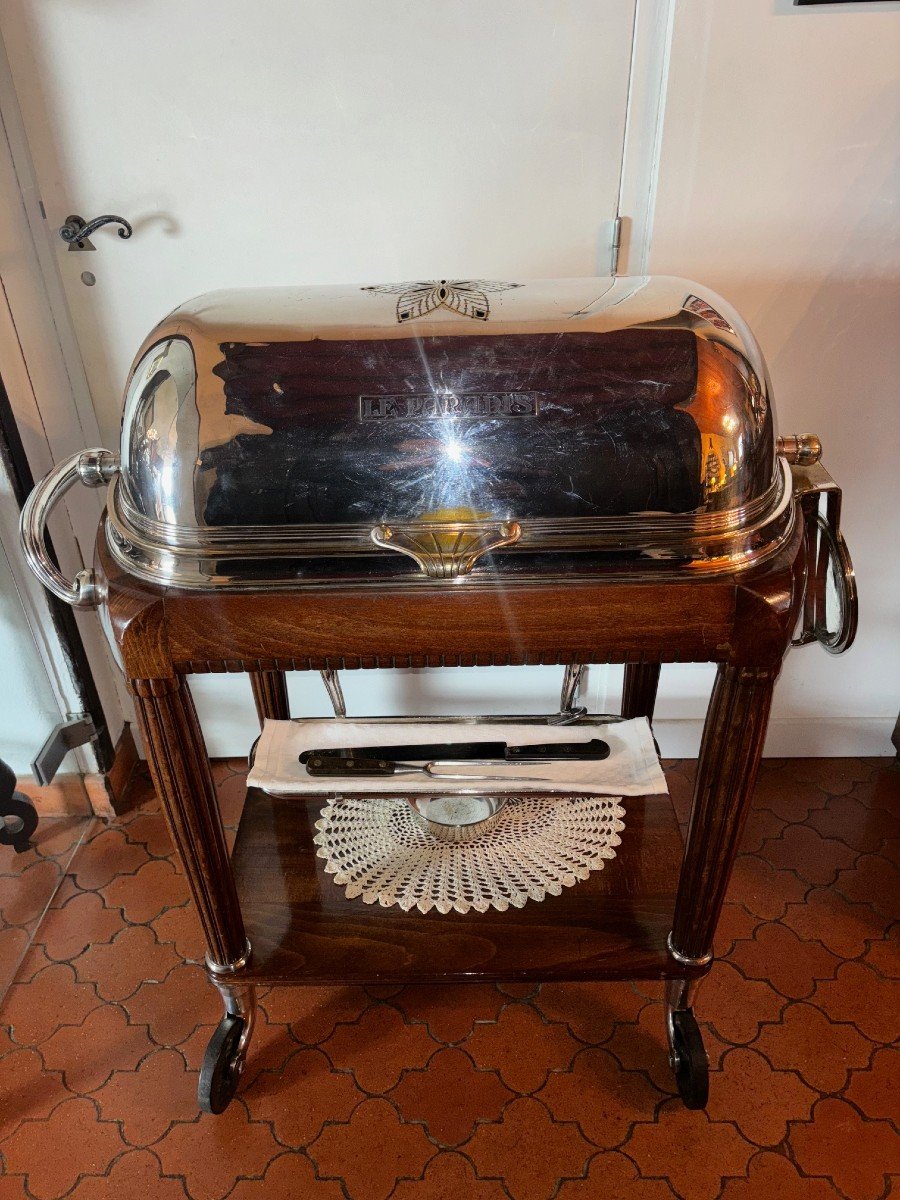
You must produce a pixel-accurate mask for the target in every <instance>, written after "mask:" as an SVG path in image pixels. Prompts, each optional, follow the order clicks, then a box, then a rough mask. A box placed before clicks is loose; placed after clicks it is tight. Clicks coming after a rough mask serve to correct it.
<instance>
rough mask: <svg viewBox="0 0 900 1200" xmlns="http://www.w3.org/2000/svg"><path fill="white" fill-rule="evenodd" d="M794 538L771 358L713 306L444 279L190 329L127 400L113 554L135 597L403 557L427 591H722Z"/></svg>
mask: <svg viewBox="0 0 900 1200" xmlns="http://www.w3.org/2000/svg"><path fill="white" fill-rule="evenodd" d="M790 520H791V505H790V484H789V473H788V471H787V468H786V465H785V464H784V463H783V462H781V461H780V460H779V458H778V456H777V454H776V438H775V429H774V417H773V410H772V402H771V396H770V387H769V382H768V377H767V374H766V369H765V364H764V362H763V359H762V355H761V353H760V351H759V347H758V346H757V344H756V342H755V340H754V338H753V336H752V334H751V333H750V331H749V330H748V329H747V327H746V325H745V324H744V323H743V322H742V321H741V319H740V318H739V317H738V315H737V314H736V313H735V312H734V310H733V309H732V308H731V307H730V306H729V305H728V304H727V303H726V302H725V301H724V300H722V299H721V298H719V297H718V296H716V295H715V294H714V293H711V292H710V291H708V290H707V289H704V288H701V287H700V286H699V285H697V284H694V283H690V282H688V281H685V280H680V279H672V278H663V277H655V278H654V277H647V278H633V279H622V278H618V279H569V280H556V281H541V282H529V283H513V282H502V281H497V282H494V281H485V280H438V281H421V282H412V283H405V284H396V285H387V286H383V287H349V286H343V287H305V288H273V289H259V290H248V291H233V292H218V293H212V294H209V295H206V296H201V297H199V298H198V299H196V300H193V301H190V302H189V303H187V304H185V305H183V306H182V307H180V308H178V309H176V310H175V311H174V312H173V313H171V314H170V315H169V316H168V317H167V318H166V319H165V320H164V321H162V322H161V324H160V325H158V326H157V328H156V329H155V330H154V331H153V332H152V333H151V335H150V336H149V338H148V339H147V340H146V342H145V343H144V346H143V347H142V348H141V350H140V352H139V354H138V356H137V359H136V361H135V365H134V368H133V370H132V373H131V376H130V378H129V381H128V385H127V389H126V396H125V405H124V413H123V421H122V443H121V473H120V475H119V477H118V479H117V480H116V481H115V482H114V483H113V484H112V485H111V493H110V503H109V518H108V535H109V542H110V546H111V548H112V550H113V553H114V554H115V555H116V556H117V557H118V558H119V559H120V561H121V562H122V563H123V564H124V565H125V566H127V567H128V569H129V570H132V571H133V572H134V573H136V574H138V575H140V576H142V577H145V578H151V579H157V580H159V581H161V582H168V583H176V584H179V585H181V586H188V587H190V586H210V585H214V584H217V583H219V584H227V585H229V586H255V587H259V586H277V585H278V584H279V583H284V584H288V583H295V582H296V581H297V579H298V578H301V579H302V578H303V577H304V576H307V575H308V576H309V577H310V578H314V577H315V578H320V577H324V576H323V571H324V572H325V574H329V576H334V575H335V574H340V566H339V563H338V562H337V561H336V558H340V559H341V560H353V561H354V562H355V563H356V564H357V567H358V564H359V562H360V556H371V555H373V554H374V555H379V556H380V558H381V559H385V558H387V559H388V560H389V566H388V567H387V568H383V569H384V570H387V571H388V573H389V574H396V572H397V570H398V569H400V568H401V567H402V566H403V564H402V563H401V562H400V561H398V560H397V558H396V556H395V555H394V554H387V555H385V551H392V550H396V551H399V552H400V553H401V554H402V555H405V556H407V558H406V560H404V561H405V568H406V569H404V570H403V571H402V572H401V573H404V574H408V573H410V572H411V573H412V575H413V577H415V576H416V574H417V572H416V571H415V568H413V566H412V563H410V562H409V561H408V559H410V558H411V559H414V560H415V562H416V563H417V564H418V566H419V567H420V568H421V572H422V574H423V575H424V576H431V577H438V578H447V577H453V576H457V575H463V574H470V573H471V575H472V578H473V579H476V578H478V577H479V576H480V575H481V574H483V573H484V572H485V570H486V569H487V567H488V565H489V566H490V571H491V572H492V573H496V572H497V571H498V570H500V571H504V570H509V571H513V572H515V571H518V572H521V571H522V570H524V569H526V565H527V567H528V569H532V568H535V569H537V568H536V566H535V564H536V562H537V559H536V558H535V556H539V555H543V554H544V552H545V551H565V552H567V561H568V560H570V559H571V556H572V555H573V554H574V555H575V556H576V557H577V555H579V554H580V555H585V554H593V555H597V554H598V553H600V554H604V555H606V556H608V557H609V556H613V557H614V560H615V561H617V562H622V561H624V562H627V563H628V564H630V567H631V569H635V568H641V567H646V568H651V567H653V565H654V564H660V563H678V564H681V565H683V566H686V567H691V568H693V569H705V570H717V569H723V568H729V569H734V568H735V567H736V566H741V565H743V564H744V563H748V562H751V561H756V560H757V559H758V558H760V557H762V556H764V555H765V554H768V553H771V552H773V551H774V549H776V548H777V546H778V545H779V544H780V543H781V541H783V539H784V538H785V536H786V535H787V532H788V527H789V524H790ZM494 551H502V553H493V552H494ZM513 552H514V553H513ZM483 556H488V557H483ZM326 558H327V559H330V560H331V561H330V565H329V566H328V567H327V568H325V567H323V566H322V565H321V563H319V564H318V565H315V560H319V559H326ZM367 562H368V565H367V566H366V568H365V569H366V570H369V571H373V570H374V571H375V573H376V574H377V571H378V570H379V569H382V568H376V567H374V565H373V564H374V560H371V559H369V560H367ZM545 569H554V570H559V569H560V560H559V559H555V560H554V564H553V565H551V564H549V563H548V564H547V567H546V568H545Z"/></svg>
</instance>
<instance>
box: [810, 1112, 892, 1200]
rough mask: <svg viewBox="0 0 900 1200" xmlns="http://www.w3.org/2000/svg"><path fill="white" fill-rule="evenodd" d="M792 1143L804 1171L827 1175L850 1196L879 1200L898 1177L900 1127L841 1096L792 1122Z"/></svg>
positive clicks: (856, 1198) (853, 1198)
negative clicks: (870, 1116)
mask: <svg viewBox="0 0 900 1200" xmlns="http://www.w3.org/2000/svg"><path fill="white" fill-rule="evenodd" d="M790 1143H791V1147H792V1148H793V1151H794V1155H795V1157H796V1160H797V1165H798V1166H799V1167H800V1169H801V1170H802V1171H804V1172H805V1173H806V1174H807V1175H822V1176H827V1177H829V1178H830V1179H832V1180H833V1182H834V1183H835V1184H836V1185H837V1187H838V1188H840V1190H841V1191H842V1192H843V1193H844V1195H845V1196H847V1197H849V1200H878V1197H880V1196H884V1195H885V1194H886V1193H887V1191H888V1188H889V1187H890V1186H891V1185H890V1179H891V1177H892V1176H893V1177H894V1180H895V1181H896V1179H897V1177H898V1176H900V1134H898V1133H897V1130H896V1129H894V1128H893V1126H892V1125H890V1124H889V1123H888V1122H887V1121H867V1120H865V1119H864V1118H863V1117H861V1116H860V1114H859V1113H858V1112H857V1111H856V1109H855V1108H854V1107H853V1105H852V1104H848V1103H847V1101H846V1100H841V1099H838V1098H837V1097H828V1098H826V1099H824V1100H820V1101H819V1103H818V1104H817V1105H816V1108H815V1111H814V1113H813V1116H812V1119H811V1120H810V1121H807V1122H803V1123H801V1124H797V1125H795V1126H793V1127H792V1129H791V1135H790Z"/></svg>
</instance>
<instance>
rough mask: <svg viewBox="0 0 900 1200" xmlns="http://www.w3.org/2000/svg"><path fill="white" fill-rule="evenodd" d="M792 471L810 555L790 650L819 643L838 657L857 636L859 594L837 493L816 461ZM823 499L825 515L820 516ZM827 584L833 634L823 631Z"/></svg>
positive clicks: (826, 630) (831, 480)
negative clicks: (833, 614) (832, 598)
mask: <svg viewBox="0 0 900 1200" xmlns="http://www.w3.org/2000/svg"><path fill="white" fill-rule="evenodd" d="M813 440H815V441H816V442H818V439H813ZM791 470H792V473H793V477H794V495H795V496H796V497H797V498H798V499H799V500H800V503H801V505H802V506H803V515H804V521H805V524H806V544H807V550H808V554H809V567H808V571H807V579H806V588H805V593H804V596H803V613H802V618H801V628H800V633H799V636H798V637H795V638H794V639H793V641H792V642H791V645H793V646H807V645H809V643H810V642H818V643H819V645H820V646H822V647H823V648H824V649H825V650H827V651H828V653H829V654H843V653H844V651H845V650H849V649H850V647H851V646H852V645H853V640H854V638H855V637H856V627H857V624H858V623H859V595H858V592H857V587H856V575H855V573H854V571H853V562H852V560H851V558H850V551H849V550H848V549H847V543H846V542H845V541H844V535H843V533H842V532H841V489H840V488H839V487H838V486H837V484H836V483H835V482H834V480H833V479H832V478H831V476H830V475H829V474H828V472H827V471H826V470H825V468H824V467H823V466H822V464H821V463H820V462H818V461H813V462H809V463H806V464H804V463H802V462H799V461H797V462H795V465H793V466H792V468H791ZM823 496H824V498H825V514H824V515H823V514H822V513H821V512H820V500H821V498H822V497H823ZM829 583H831V585H832V587H833V590H834V596H835V599H836V601H837V606H838V613H837V623H836V628H834V629H829V627H828V585H829Z"/></svg>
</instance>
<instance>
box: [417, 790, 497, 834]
mask: <svg viewBox="0 0 900 1200" xmlns="http://www.w3.org/2000/svg"><path fill="white" fill-rule="evenodd" d="M406 799H407V801H408V803H409V807H410V808H411V809H412V813H413V816H414V817H415V819H416V820H417V821H418V823H419V824H420V825H421V826H422V828H423V829H427V830H428V832H429V833H433V834H434V836H435V837H436V838H440V839H441V841H443V842H471V841H474V840H475V838H478V837H481V835H482V834H484V833H487V832H488V830H489V829H492V828H493V827H494V825H495V824H496V823H497V820H498V818H499V816H500V813H501V811H502V809H503V807H504V805H505V804H506V801H507V799H508V797H507V796H505V795H503V794H502V793H495V794H494V795H485V794H483V793H477V794H474V795H470V794H468V793H465V792H451V793H450V794H449V795H447V794H446V793H445V794H443V795H435V796H432V795H412V796H407V797H406Z"/></svg>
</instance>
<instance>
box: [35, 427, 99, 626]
mask: <svg viewBox="0 0 900 1200" xmlns="http://www.w3.org/2000/svg"><path fill="white" fill-rule="evenodd" d="M118 469H119V456H118V455H117V454H113V453H112V451H110V450H104V449H102V448H101V447H97V448H95V449H93V450H81V451H79V452H78V454H73V455H72V456H71V458H67V459H65V461H64V462H61V463H60V464H59V465H58V466H56V467H54V468H53V470H52V471H51V472H50V473H49V474H48V475H45V476H44V478H43V479H42V480H41V482H40V483H39V484H38V485H37V487H36V488H35V489H34V491H33V492H32V493H31V495H30V496H29V497H28V499H27V500H26V501H25V507H24V508H23V509H22V516H21V518H20V520H19V536H20V537H21V539H22V548H23V550H24V551H25V558H26V559H27V561H28V565H29V567H31V569H32V571H33V572H34V573H35V575H36V576H37V577H38V579H39V580H40V581H41V583H42V584H43V585H44V587H45V588H46V589H47V591H48V592H52V593H53V595H54V596H58V597H59V599H60V600H64V601H65V602H66V604H71V605H72V607H73V608H93V607H95V606H96V605H97V604H99V603H100V600H101V598H102V597H101V596H100V595H99V594H98V589H97V584H96V581H95V579H94V572H93V571H92V570H90V569H89V568H87V569H85V570H83V571H79V572H78V574H77V575H76V576H75V578H74V579H73V580H72V582H71V583H70V582H69V581H68V579H66V577H65V576H64V575H63V574H62V572H61V571H60V570H59V568H58V567H57V566H56V564H55V563H54V562H53V560H52V559H51V558H50V554H49V552H48V550H47V542H46V527H47V520H48V518H49V516H50V513H51V511H52V510H53V507H54V505H55V504H56V503H57V501H58V500H61V499H62V497H63V496H64V495H65V494H66V492H67V491H68V490H69V489H70V488H71V487H73V486H74V484H76V483H83V484H84V485H85V486H86V487H104V486H105V485H106V484H107V483H109V481H110V480H111V479H112V478H113V476H114V475H115V474H116V472H117V471H118Z"/></svg>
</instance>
